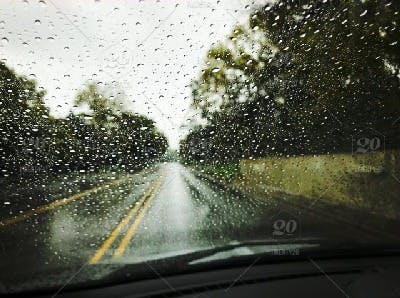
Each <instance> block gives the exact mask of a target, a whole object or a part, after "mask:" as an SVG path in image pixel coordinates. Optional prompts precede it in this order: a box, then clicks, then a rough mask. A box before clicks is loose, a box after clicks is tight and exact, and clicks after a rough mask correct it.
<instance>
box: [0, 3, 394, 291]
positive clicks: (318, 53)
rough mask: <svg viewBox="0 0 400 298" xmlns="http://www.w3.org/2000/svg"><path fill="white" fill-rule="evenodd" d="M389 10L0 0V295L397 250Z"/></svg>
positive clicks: (386, 6) (389, 6) (375, 6)
mask: <svg viewBox="0 0 400 298" xmlns="http://www.w3.org/2000/svg"><path fill="white" fill-rule="evenodd" d="M399 11H400V3H399V2H398V1H389V0H388V1H380V0H362V1H358V0H357V1H347V0H346V1H345V0H337V1H327V0H321V1H302V0H296V1H294V0H293V1H289V0H288V1H283V0H282V1H262V0H254V1H252V2H250V1H242V0H235V1H228V0H227V1H214V0H194V1H167V0H159V1H151V0H144V1H135V0H132V1H111V0H110V1H107V0H95V1H93V0H90V1H89V0H88V1H72V0H71V1H61V0H40V1H39V0H19V1H6V0H4V1H1V2H0V14H1V17H0V39H1V41H0V59H1V61H0V206H1V208H0V237H1V240H2V241H1V244H0V292H2V293H8V292H18V291H26V290H37V289H45V288H64V287H67V286H70V285H73V284H75V283H77V281H78V280H79V281H80V282H81V283H83V284H84V283H85V282H86V281H89V280H102V279H104V278H106V276H107V274H109V273H110V272H111V271H113V270H114V269H115V268H124V267H125V266H128V265H132V264H146V262H148V261H152V262H153V263H152V264H153V265H152V268H153V269H154V270H155V272H156V271H157V266H158V264H161V263H162V264H163V266H164V267H163V272H165V273H166V274H175V273H179V272H178V271H179V270H178V269H177V268H191V266H195V264H199V263H202V264H203V263H208V264H211V265H212V264H213V262H215V261H216V260H221V259H226V260H227V264H228V263H229V261H228V260H229V259H231V258H232V256H238V255H240V256H247V257H250V256H257V255H259V254H260V253H267V254H270V255H271V256H272V257H274V256H276V257H278V256H279V258H282V257H283V258H284V257H286V256H287V257H289V256H293V255H296V256H299V257H301V256H302V255H305V254H306V253H309V252H310V251H313V252H317V251H318V250H323V249H327V248H332V253H333V251H334V250H333V248H337V247H342V248H343V247H345V248H348V249H357V248H358V249H359V251H360V252H362V251H363V250H368V248H371V247H378V246H379V247H382V248H384V247H388V246H391V247H393V246H396V245H397V244H398V243H399V238H400V234H399V227H400V221H399V219H400V200H399V194H400V133H399V132H400V129H399V128H400V102H399V98H400V44H399V41H400V28H399V26H400V13H399ZM257 243H262V246H260V247H258V248H257V249H255V246H257V245H256V244H257ZM232 247H234V248H233V249H230V250H229V252H226V251H225V248H226V249H229V248H232ZM213 249H216V250H217V252H216V254H215V255H204V256H202V259H199V260H194V259H193V258H192V259H191V260H190V262H189V261H188V262H186V261H184V260H183V259H176V260H182V261H179V262H182V263H180V266H179V267H176V266H175V264H176V261H175V262H171V263H168V262H166V260H172V259H174V258H178V257H182V256H185V255H190V254H193V253H196V252H202V251H204V252H205V251H207V252H210V250H211V252H212V251H213ZM163 261H165V262H163ZM251 263H252V262H251V261H250V262H249V264H251ZM168 264H169V265H168ZM82 268H85V270H87V271H85V274H81V273H80V272H81V271H80V270H83V269H82ZM129 268H131V269H130V270H132V272H131V274H132V275H135V278H137V279H140V278H142V275H141V271H140V270H137V271H135V267H129ZM193 268H195V267H193ZM92 269H95V270H94V271H90V270H92ZM80 274H81V275H80ZM153 277H154V278H157V274H154V276H153Z"/></svg>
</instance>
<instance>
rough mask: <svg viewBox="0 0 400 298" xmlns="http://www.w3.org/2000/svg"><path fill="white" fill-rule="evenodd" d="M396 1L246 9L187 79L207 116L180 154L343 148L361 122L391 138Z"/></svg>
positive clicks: (233, 156) (394, 129)
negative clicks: (245, 14)
mask: <svg viewBox="0 0 400 298" xmlns="http://www.w3.org/2000/svg"><path fill="white" fill-rule="evenodd" d="M399 8H400V3H398V2H395V1H393V2H391V1H378V0H366V1H357V0H355V1H346V0H337V1H315V2H310V1H276V2H274V3H271V4H267V5H265V6H263V7H259V8H258V9H256V10H254V11H253V12H252V13H251V14H250V16H249V19H248V22H247V23H246V24H244V25H238V26H236V27H235V28H234V29H233V31H232V32H231V34H230V35H229V36H228V37H227V39H226V40H225V41H221V42H220V43H219V44H217V45H215V46H214V47H212V48H211V49H210V50H209V51H208V53H207V57H206V61H205V67H204V68H203V70H202V72H201V73H200V75H199V77H198V78H197V79H196V80H194V81H193V83H192V98H193V107H194V108H196V109H199V110H200V111H201V114H202V116H203V117H204V118H205V119H206V120H207V125H206V126H201V127H197V128H193V129H192V131H191V132H190V133H189V135H188V136H187V137H186V138H185V139H184V140H183V141H182V142H181V150H180V151H181V155H183V156H184V157H185V158H186V159H188V160H197V161H199V160H201V159H203V160H205V161H209V162H221V161H222V162H224V161H227V160H237V159H239V158H249V157H260V156H268V155H298V154H314V153H332V152H350V151H351V146H352V141H351V140H352V136H353V135H355V134H357V133H360V132H362V131H363V130H365V129H373V130H375V131H377V132H379V133H381V134H382V135H385V137H386V140H387V148H395V147H396V148H398V147H399V145H400V139H399V134H398V132H399V125H400V123H398V121H397V122H396V119H397V118H398V117H399V116H400V104H399V98H400V81H399V79H400V76H399V74H400V72H399V70H400V44H399V41H400V29H399V24H400V15H399ZM200 147H201V150H200V149H199V148H200ZM199 152H200V153H199ZM199 154H200V155H199Z"/></svg>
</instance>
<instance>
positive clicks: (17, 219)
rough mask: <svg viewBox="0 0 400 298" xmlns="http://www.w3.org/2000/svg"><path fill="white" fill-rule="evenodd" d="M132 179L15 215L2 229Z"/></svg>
mask: <svg viewBox="0 0 400 298" xmlns="http://www.w3.org/2000/svg"><path fill="white" fill-rule="evenodd" d="M131 178H132V175H128V176H127V177H125V178H122V179H118V180H114V181H112V182H110V183H106V184H103V185H101V186H98V187H95V188H91V189H88V190H85V191H83V192H80V193H77V194H74V195H72V196H70V197H68V198H63V199H59V200H56V201H54V202H51V203H49V204H46V205H41V206H39V207H37V208H35V209H32V210H28V211H25V212H22V213H21V214H18V215H15V216H13V217H10V218H7V219H3V220H1V221H0V227H2V226H7V225H10V224H14V223H18V222H20V221H23V220H25V219H28V218H29V217H32V216H36V215H39V214H41V213H44V212H46V211H50V210H53V209H55V208H57V207H59V206H62V205H65V204H68V203H71V202H73V201H75V200H77V199H81V198H83V197H85V196H87V195H89V194H92V193H96V192H98V191H100V190H103V189H106V188H109V187H110V186H116V185H119V184H122V183H124V182H127V181H128V180H129V179H131Z"/></svg>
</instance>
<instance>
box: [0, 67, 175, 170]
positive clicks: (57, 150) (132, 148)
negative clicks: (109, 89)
mask: <svg viewBox="0 0 400 298" xmlns="http://www.w3.org/2000/svg"><path fill="white" fill-rule="evenodd" d="M44 95H45V92H44V91H43V90H38V88H37V86H36V84H35V82H34V81H32V80H29V79H27V78H26V77H23V76H18V75H16V74H15V73H14V72H13V71H12V70H11V69H9V68H8V67H7V66H6V65H5V64H4V63H0V140H1V143H0V144H1V145H0V169H1V175H6V176H7V175H11V174H14V175H15V174H29V173H30V174H32V173H39V174H40V173H47V174H48V173H50V172H64V171H71V170H80V171H88V170H89V171H97V170H98V169H99V168H104V167H109V166H119V167H120V168H125V169H127V170H132V169H137V168H139V167H142V166H143V165H145V164H146V163H149V162H151V161H152V160H154V159H156V158H158V157H160V156H161V155H162V154H164V152H165V151H166V149H167V146H168V145H167V140H166V138H165V137H164V136H163V135H162V134H161V133H160V132H158V131H157V130H156V128H155V126H154V123H153V121H152V120H150V119H148V118H146V117H144V116H141V115H137V114H134V113H132V112H129V111H124V110H121V109H120V108H119V107H118V106H117V105H116V103H115V102H114V101H113V99H112V98H111V97H108V96H106V95H104V92H102V91H101V90H99V88H98V87H97V85H96V84H90V85H88V86H86V88H85V89H84V90H82V91H81V92H79V94H78V95H77V97H76V100H75V103H76V105H77V106H82V107H86V110H85V113H72V112H71V113H70V115H69V116H68V117H67V118H65V119H57V118H54V117H53V116H51V115H50V111H49V109H48V108H46V106H45V105H44Z"/></svg>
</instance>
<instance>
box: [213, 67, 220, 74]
mask: <svg viewBox="0 0 400 298" xmlns="http://www.w3.org/2000/svg"><path fill="white" fill-rule="evenodd" d="M220 70H221V69H219V68H218V67H215V68H213V69H212V70H211V71H212V72H214V73H215V72H219V71H220Z"/></svg>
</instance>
